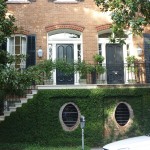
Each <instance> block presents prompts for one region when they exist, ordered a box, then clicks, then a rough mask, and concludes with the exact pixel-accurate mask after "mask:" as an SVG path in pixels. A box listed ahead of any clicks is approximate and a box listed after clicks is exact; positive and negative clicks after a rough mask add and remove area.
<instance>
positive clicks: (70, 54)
mask: <svg viewBox="0 0 150 150" xmlns="http://www.w3.org/2000/svg"><path fill="white" fill-rule="evenodd" d="M47 46H48V49H47V59H52V60H53V61H55V60H56V59H65V60H66V61H67V62H77V61H79V60H82V57H83V54H82V53H83V51H82V34H81V32H79V31H75V30H69V29H58V30H54V31H51V32H49V33H48V45H47ZM78 80H79V75H78V74H77V73H74V74H72V75H65V74H63V73H62V72H60V71H59V70H54V72H53V84H54V85H64V84H78Z"/></svg>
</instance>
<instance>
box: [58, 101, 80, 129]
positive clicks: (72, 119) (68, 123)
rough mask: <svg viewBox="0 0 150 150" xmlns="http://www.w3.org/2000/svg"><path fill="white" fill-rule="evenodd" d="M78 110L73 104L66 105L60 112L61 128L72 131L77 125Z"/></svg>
mask: <svg viewBox="0 0 150 150" xmlns="http://www.w3.org/2000/svg"><path fill="white" fill-rule="evenodd" d="M79 116H80V113H79V109H78V108H77V106H76V105H75V104H74V103H67V104H65V105H63V106H62V108H61V110H60V120H61V124H62V127H63V128H64V129H65V130H67V131H72V130H74V129H75V128H76V127H77V126H78V124H79V122H80V121H79Z"/></svg>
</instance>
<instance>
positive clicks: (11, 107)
mask: <svg viewBox="0 0 150 150" xmlns="http://www.w3.org/2000/svg"><path fill="white" fill-rule="evenodd" d="M16 108H17V107H15V106H10V107H9V111H10V112H14V111H16Z"/></svg>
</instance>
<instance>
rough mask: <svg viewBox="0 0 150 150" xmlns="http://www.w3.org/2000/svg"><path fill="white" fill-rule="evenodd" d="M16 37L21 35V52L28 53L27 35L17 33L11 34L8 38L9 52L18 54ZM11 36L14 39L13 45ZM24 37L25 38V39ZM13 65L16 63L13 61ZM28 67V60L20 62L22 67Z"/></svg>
mask: <svg viewBox="0 0 150 150" xmlns="http://www.w3.org/2000/svg"><path fill="white" fill-rule="evenodd" d="M15 37H19V38H20V43H19V46H20V54H24V55H26V52H27V36H25V35H23V34H15V35H11V37H10V38H7V52H9V53H10V54H11V55H17V54H16V53H15V46H16V45H15V40H16V39H15ZM11 38H13V41H12V43H13V44H12V45H10V40H11ZM22 38H25V40H24V41H23V40H22ZM10 46H12V47H11V48H12V49H13V53H12V52H11V49H10ZM13 65H14V66H15V63H13ZM25 67H26V61H21V63H20V68H25Z"/></svg>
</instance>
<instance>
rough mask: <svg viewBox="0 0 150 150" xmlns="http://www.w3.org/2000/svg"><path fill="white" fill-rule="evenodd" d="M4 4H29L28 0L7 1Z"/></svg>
mask: <svg viewBox="0 0 150 150" xmlns="http://www.w3.org/2000/svg"><path fill="white" fill-rule="evenodd" d="M6 3H30V1H29V0H8V1H7V2H6Z"/></svg>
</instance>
